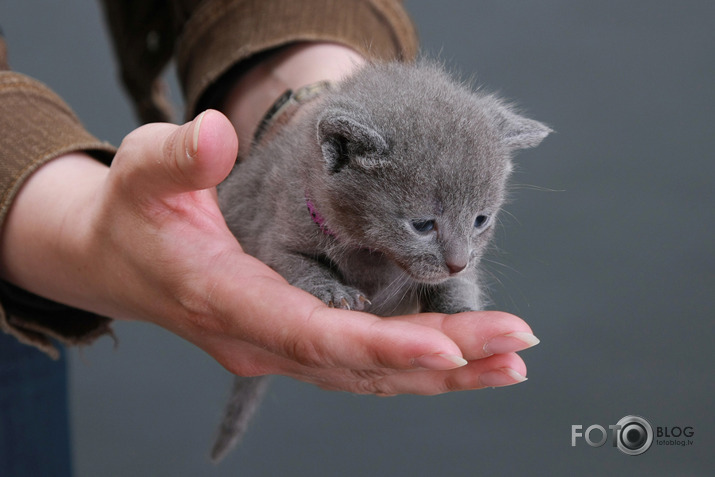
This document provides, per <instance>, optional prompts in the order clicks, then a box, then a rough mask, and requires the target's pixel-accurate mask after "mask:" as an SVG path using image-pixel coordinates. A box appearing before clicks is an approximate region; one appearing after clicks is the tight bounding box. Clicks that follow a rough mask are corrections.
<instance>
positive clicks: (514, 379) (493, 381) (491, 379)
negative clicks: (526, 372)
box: [479, 368, 527, 388]
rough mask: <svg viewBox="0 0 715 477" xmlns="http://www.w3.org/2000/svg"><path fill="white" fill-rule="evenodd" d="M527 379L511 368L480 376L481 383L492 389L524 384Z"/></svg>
mask: <svg viewBox="0 0 715 477" xmlns="http://www.w3.org/2000/svg"><path fill="white" fill-rule="evenodd" d="M526 379H527V378H526V376H522V375H521V374H519V373H517V372H516V371H514V370H513V369H511V368H499V369H495V370H493V371H488V372H486V373H484V374H482V375H481V376H479V382H481V383H482V385H483V386H485V387H490V388H496V387H500V386H511V385H512V384H519V383H523V382H524V381H526Z"/></svg>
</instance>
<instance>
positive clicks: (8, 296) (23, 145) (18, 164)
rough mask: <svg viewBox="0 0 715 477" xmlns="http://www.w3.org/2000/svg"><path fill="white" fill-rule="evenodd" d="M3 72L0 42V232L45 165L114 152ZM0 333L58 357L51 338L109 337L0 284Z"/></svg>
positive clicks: (60, 106)
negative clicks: (81, 154)
mask: <svg viewBox="0 0 715 477" xmlns="http://www.w3.org/2000/svg"><path fill="white" fill-rule="evenodd" d="M7 68H8V66H7V55H6V48H5V42H4V41H3V39H2V38H1V37H0V131H2V134H0V227H2V226H3V224H4V222H5V217H7V213H8V210H9V209H10V207H11V205H12V202H13V200H14V198H15V196H16V194H17V192H18V191H19V190H20V188H21V187H22V185H23V184H24V182H25V181H26V180H27V178H28V177H30V175H31V174H32V173H33V172H34V171H35V170H37V168H39V167H40V166H42V165H43V164H45V163H46V162H47V161H49V160H51V159H53V158H55V157H58V156H60V155H62V154H64V153H68V152H72V151H79V150H84V151H87V152H89V153H90V154H92V155H93V156H95V157H97V158H98V159H101V160H103V161H105V162H109V160H110V159H111V157H112V155H113V153H114V148H113V147H112V146H110V145H109V144H107V143H104V142H101V141H99V140H98V139H96V138H95V137H93V136H92V135H91V134H89V133H88V132H87V131H86V130H85V129H84V128H83V127H82V125H81V124H80V122H79V120H78V119H77V117H76V116H75V115H74V114H73V113H72V111H71V110H70V109H69V107H68V106H67V105H66V104H65V103H64V102H63V101H62V100H61V99H60V98H59V97H58V96H57V95H55V94H54V93H53V92H52V91H50V90H49V89H48V88H47V87H46V86H44V85H43V84H41V83H39V82H38V81H35V80H33V79H31V78H28V77H27V76H24V75H22V74H19V73H15V72H12V71H9V70H8V69H7ZM0 330H2V331H4V332H6V333H10V334H13V335H14V336H16V337H17V338H18V339H19V340H20V341H22V342H25V343H29V344H33V345H35V346H37V347H38V348H40V349H42V350H43V351H45V352H46V353H48V354H49V355H51V356H57V351H56V349H55V348H54V346H53V345H52V343H51V341H50V339H49V338H50V337H51V338H56V339H58V340H60V341H62V342H65V343H71V344H76V343H86V342H89V341H91V340H92V339H93V338H95V337H97V336H99V335H101V334H104V333H107V332H109V320H108V319H106V318H101V317H98V316H95V315H92V314H90V313H87V312H84V311H80V310H76V309H73V308H70V307H67V306H64V305H60V304H57V303H53V302H51V301H48V300H45V299H42V298H40V297H36V296H34V295H31V294H29V293H27V292H25V291H23V290H20V289H18V288H16V287H13V286H12V285H10V284H7V283H4V282H0Z"/></svg>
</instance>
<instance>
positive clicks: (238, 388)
mask: <svg viewBox="0 0 715 477" xmlns="http://www.w3.org/2000/svg"><path fill="white" fill-rule="evenodd" d="M268 382H269V379H268V377H267V376H260V377H256V378H242V377H240V376H237V377H236V378H235V379H234V381H233V388H232V389H231V397H230V398H229V401H228V403H227V404H226V409H225V410H224V414H223V420H222V421H221V427H220V428H219V432H218V437H216V441H215V442H214V445H213V448H212V449H211V460H212V461H213V462H214V463H218V462H220V461H221V459H223V458H224V457H225V456H226V454H228V452H229V451H230V450H231V449H232V448H233V447H234V446H235V445H236V444H238V442H239V441H240V440H241V438H242V437H243V435H244V434H245V433H246V429H247V428H248V423H249V421H250V420H251V418H252V417H253V414H254V413H255V412H256V409H258V405H259V404H260V403H261V399H262V398H263V395H264V394H265V392H266V389H267V387H268Z"/></svg>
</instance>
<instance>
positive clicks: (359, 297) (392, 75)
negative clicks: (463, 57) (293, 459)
mask: <svg viewBox="0 0 715 477" xmlns="http://www.w3.org/2000/svg"><path fill="white" fill-rule="evenodd" d="M288 109H291V108H288ZM292 109H293V111H291V112H292V116H291V117H290V118H289V119H286V120H284V121H283V122H284V124H282V125H280V126H279V127H278V126H275V125H274V127H272V128H270V126H269V128H270V129H269V130H268V131H267V132H266V133H264V137H263V138H259V139H257V141H256V143H255V144H254V146H253V147H252V150H251V152H250V154H249V156H248V157H247V158H246V159H245V160H242V161H241V162H240V163H239V164H238V165H237V166H236V168H235V169H234V171H233V172H232V173H231V175H230V176H229V177H228V179H226V181H225V182H224V183H223V184H221V185H220V186H219V203H220V206H221V210H222V212H223V213H224V215H225V217H226V221H227V223H228V225H229V228H230V229H231V231H232V232H233V233H234V234H235V235H236V237H237V238H238V241H239V242H240V243H241V245H242V246H243V248H244V249H245V250H246V252H248V253H250V254H252V255H254V256H256V257H257V258H258V259H260V260H261V261H263V262H264V263H266V264H267V265H269V266H271V267H272V268H273V269H275V270H276V271H277V272H279V273H280V274H281V275H282V276H283V277H285V278H286V280H287V281H288V282H290V283H291V284H292V285H295V286H297V287H299V288H302V289H303V290H306V291H308V292H310V293H312V294H313V295H315V296H316V297H318V298H320V299H321V300H323V301H324V302H325V303H326V304H329V305H330V306H335V307H340V308H347V309H355V310H365V311H368V312H370V313H374V314H377V315H381V316H392V315H399V314H405V313H414V312H420V311H421V312H428V311H433V312H440V313H458V312H462V311H470V310H479V309H480V308H481V307H482V297H481V295H482V294H481V290H480V286H479V276H478V275H479V270H478V264H479V261H480V258H481V256H482V254H483V253H484V251H485V248H486V247H487V244H488V242H489V239H490V237H491V236H492V235H493V231H494V224H495V219H496V216H497V214H498V212H499V209H500V207H501V206H502V203H503V202H504V199H505V188H506V181H507V178H508V176H509V174H510V172H511V169H512V166H511V156H512V154H513V152H514V151H515V150H517V149H523V148H528V147H534V146H536V145H538V144H539V143H540V142H541V140H542V139H543V138H544V137H546V135H547V134H548V133H549V132H550V129H549V128H548V127H546V126H544V125H543V124H541V123H539V122H536V121H533V120H531V119H527V118H524V117H522V116H519V115H518V114H516V113H515V112H514V111H513V110H512V108H511V107H510V106H508V105H507V104H505V103H504V102H503V101H502V100H500V99H499V98H497V97H496V96H494V95H491V94H484V93H475V92H473V91H472V90H470V89H469V88H468V87H466V86H464V85H462V84H458V83H456V82H455V81H454V80H452V79H451V78H450V77H449V76H448V75H447V74H446V73H445V72H444V71H443V69H442V68H441V67H440V66H438V65H436V64H434V63H430V62H420V63H418V64H416V65H415V64H413V65H405V64H398V63H392V64H379V65H370V66H366V67H364V68H362V69H361V70H360V71H358V72H357V73H356V74H354V75H353V76H351V77H350V78H348V79H346V80H344V81H343V82H341V83H339V84H337V85H334V86H332V87H331V88H329V89H328V90H326V91H324V92H322V93H321V94H319V95H317V97H314V98H311V99H309V100H306V101H303V103H302V104H301V105H300V107H297V106H294V107H293V108H292ZM285 114H286V115H287V113H285ZM278 120H280V117H279V118H278ZM278 120H277V121H278ZM266 134H268V135H270V136H271V137H270V138H268V139H266V138H265V135H266ZM264 389H265V378H240V377H239V378H237V379H236V384H235V387H234V393H233V398H232V399H231V401H230V403H229V405H228V408H227V411H226V415H225V417H224V422H223V424H222V428H221V432H220V436H219V438H218V440H217V442H216V444H215V446H214V449H213V452H212V457H213V458H214V459H215V460H218V459H220V458H221V457H223V455H224V454H225V453H226V452H227V451H228V450H229V449H230V447H231V446H232V445H233V444H234V443H235V442H236V441H237V440H238V439H239V438H240V436H241V435H242V434H243V433H244V431H245V427H246V424H247V422H248V420H249V418H250V416H251V414H252V413H253V411H254V409H255V407H256V405H257V403H258V401H259V400H260V396H261V394H262V393H263V390H264Z"/></svg>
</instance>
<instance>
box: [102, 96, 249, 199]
mask: <svg viewBox="0 0 715 477" xmlns="http://www.w3.org/2000/svg"><path fill="white" fill-rule="evenodd" d="M237 152H238V138H237V137H236V131H235V130H234V128H233V125H232V124H231V122H230V121H229V120H228V118H226V116H224V115H223V114H221V113H220V112H218V111H215V110H207V111H204V112H203V113H201V114H199V115H198V116H197V117H196V118H195V119H194V120H193V121H190V122H188V123H186V124H184V125H182V126H176V125H173V124H168V123H154V124H147V125H145V126H142V127H140V128H138V129H136V130H134V131H132V132H131V133H130V134H129V135H127V137H126V138H125V139H124V141H122V144H121V145H120V147H119V150H118V151H117V155H116V156H115V160H114V162H115V163H116V166H117V167H118V168H120V169H121V170H122V171H123V175H125V177H126V178H127V180H126V182H125V183H126V184H127V185H129V186H130V187H132V189H134V191H136V192H137V193H138V194H150V195H151V196H153V197H158V196H168V195H175V194H180V193H184V192H192V191H197V190H202V189H208V188H211V187H214V186H216V185H217V184H219V183H220V182H221V181H222V180H223V179H225V178H226V176H227V175H228V173H229V172H230V171H231V168H232V167H233V165H234V163H235V161H236V155H237ZM113 166H115V164H114V163H113Z"/></svg>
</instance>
